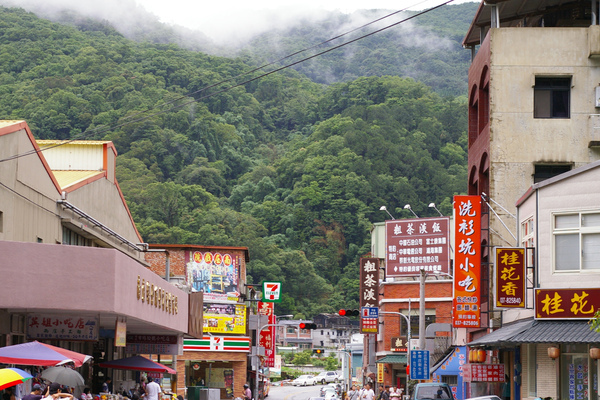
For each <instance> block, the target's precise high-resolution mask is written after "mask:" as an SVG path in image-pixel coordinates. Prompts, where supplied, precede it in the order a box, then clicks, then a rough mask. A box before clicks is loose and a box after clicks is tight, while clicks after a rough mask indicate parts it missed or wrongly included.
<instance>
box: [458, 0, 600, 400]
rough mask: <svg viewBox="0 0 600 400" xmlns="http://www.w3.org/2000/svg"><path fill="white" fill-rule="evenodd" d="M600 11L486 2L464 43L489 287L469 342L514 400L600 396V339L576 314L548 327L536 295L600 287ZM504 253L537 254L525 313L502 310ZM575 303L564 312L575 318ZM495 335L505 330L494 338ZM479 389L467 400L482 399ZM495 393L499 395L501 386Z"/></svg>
mask: <svg viewBox="0 0 600 400" xmlns="http://www.w3.org/2000/svg"><path fill="white" fill-rule="evenodd" d="M598 11H599V10H598V2H596V1H593V0H590V1H585V0H579V1H567V2H565V1H559V0H536V1H517V0H507V1H501V0H498V1H496V0H489V1H486V2H482V3H481V5H480V7H479V9H478V11H477V13H476V15H475V16H474V19H473V22H472V24H471V27H470V29H469V31H468V32H467V34H466V37H465V39H464V43H463V44H464V46H465V47H467V48H470V49H471V51H472V53H473V62H472V65H471V68H470V70H469V94H468V95H469V97H468V99H469V135H468V145H469V186H468V188H469V189H468V190H469V194H471V195H481V196H482V197H483V198H484V200H485V203H484V210H485V211H486V214H485V215H486V217H485V218H484V219H483V220H482V250H483V251H482V253H483V257H482V262H483V265H484V266H486V267H488V268H486V269H485V270H484V271H483V272H482V275H483V278H484V281H487V282H489V283H490V284H489V286H488V287H487V288H486V290H485V291H484V292H483V295H484V297H485V299H482V302H483V304H482V311H484V312H483V313H482V315H483V317H482V328H484V329H480V330H477V329H473V330H470V331H469V335H468V339H469V341H470V345H472V346H483V347H484V348H486V349H489V350H492V351H491V352H489V356H490V357H491V360H492V362H497V363H500V364H503V365H504V368H505V371H506V377H507V378H508V379H507V382H508V384H509V386H508V387H509V388H510V398H511V399H513V400H519V399H520V398H535V397H547V396H550V397H554V398H564V399H567V398H568V399H588V398H589V399H591V398H595V397H596V396H597V387H598V376H597V373H595V372H594V371H597V367H596V362H595V361H593V360H592V358H590V357H589V355H588V354H587V351H588V350H589V348H590V347H592V346H593V345H594V344H596V343H598V341H599V340H600V339H599V338H598V336H597V335H596V336H595V335H590V331H589V329H588V327H587V326H585V325H586V324H585V322H583V321H579V322H578V321H573V320H574V319H575V320H576V319H577V318H572V317H573V315H556V316H555V318H556V320H555V321H545V319H547V316H544V315H543V314H544V313H543V310H542V308H543V307H544V305H543V304H540V303H536V302H534V301H533V300H534V289H535V293H544V292H543V291H542V292H539V291H538V290H546V289H560V290H557V291H556V292H553V293H557V295H559V296H560V295H561V294H562V292H561V290H562V289H566V288H574V289H594V288H595V287H597V286H598V284H597V283H596V282H598V279H597V273H598V271H600V260H598V259H597V258H595V257H592V258H591V259H589V260H588V261H587V262H586V261H584V258H585V257H587V256H588V255H589V254H590V253H587V254H586V253H582V252H580V251H579V250H582V248H583V247H584V246H587V247H588V248H589V247H591V248H595V246H597V243H596V242H597V237H596V236H594V235H595V231H596V229H597V228H596V226H594V225H593V224H594V218H595V215H596V214H597V212H598V211H597V210H598V206H597V202H595V201H594V200H593V199H594V197H595V196H597V193H598V183H597V182H598V180H597V178H598V176H597V173H596V172H595V170H596V169H597V167H596V165H597V164H596V163H597V161H598V160H600V147H599V146H600V123H599V122H600V121H599V115H600V111H599V109H600V86H599V85H600V26H599V25H598V15H599V14H598ZM565 221H569V222H568V223H567V225H563V224H564V222H565ZM586 224H591V225H586ZM586 233H590V234H589V235H586ZM496 246H508V247H530V249H528V250H527V256H526V262H527V267H528V269H527V278H528V279H527V282H528V283H527V287H528V291H527V293H528V296H527V303H526V306H525V307H523V308H518V309H513V310H509V309H502V308H499V307H497V306H495V304H496V302H497V300H498V299H497V297H498V296H497V295H496V291H497V289H496V288H495V280H494V278H493V277H494V275H493V274H492V272H493V271H494V269H493V263H494V251H493V248H494V247H496ZM574 249H578V250H577V251H574ZM588 250H589V249H588ZM578 296H579V297H581V296H583V295H582V294H581V293H579V294H578ZM551 297H552V298H554V295H551ZM573 299H575V297H574V296H572V297H571V298H570V299H569V301H568V302H567V301H565V303H563V305H564V306H565V308H567V309H573V307H574V309H575V310H578V308H577V304H575V303H574V302H572V300H573ZM567 303H568V304H567ZM588 304H589V303H588ZM595 304H596V305H597V303H595ZM580 305H581V304H580ZM587 311H589V310H587ZM578 317H579V318H583V319H585V318H586V317H585V316H583V315H582V314H581V313H579V315H578ZM540 320H541V321H540ZM500 326H502V327H501V328H500V329H497V328H499V327H500ZM486 328H489V330H494V329H497V330H495V331H493V332H492V333H489V334H488V335H485V333H486V332H487V329H486ZM547 348H557V349H558V350H560V351H561V352H562V354H561V355H560V356H558V355H557V354H558V353H556V352H555V351H554V350H552V357H557V358H550V357H549V353H546V350H547ZM482 385H483V384H482ZM471 386H472V389H473V390H474V391H471V392H470V393H469V392H468V391H467V395H470V396H474V395H477V394H480V393H478V392H476V390H477V385H471ZM486 390H487V391H488V392H489V391H490V386H489V385H487V386H486ZM494 390H497V391H498V392H497V394H501V393H500V390H501V385H497V386H496V387H495V389H494ZM486 394H488V393H486ZM506 395H507V394H506V393H505V396H506Z"/></svg>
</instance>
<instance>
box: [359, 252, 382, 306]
mask: <svg viewBox="0 0 600 400" xmlns="http://www.w3.org/2000/svg"><path fill="white" fill-rule="evenodd" d="M378 289H379V259H378V258H361V259H360V306H361V307H379V290H378Z"/></svg>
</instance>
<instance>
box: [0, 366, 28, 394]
mask: <svg viewBox="0 0 600 400" xmlns="http://www.w3.org/2000/svg"><path fill="white" fill-rule="evenodd" d="M31 378H33V376H31V375H29V374H28V373H27V372H25V371H23V370H22V369H19V368H2V369H0V390H2V389H4V388H7V387H10V386H14V385H18V384H19V383H23V382H25V381H26V380H27V379H31Z"/></svg>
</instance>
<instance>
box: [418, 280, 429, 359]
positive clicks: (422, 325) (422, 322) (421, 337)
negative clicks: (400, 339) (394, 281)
mask: <svg viewBox="0 0 600 400" xmlns="http://www.w3.org/2000/svg"><path fill="white" fill-rule="evenodd" d="M426 277H427V273H426V272H425V270H424V269H422V270H421V279H420V282H419V349H420V350H425V278H426Z"/></svg>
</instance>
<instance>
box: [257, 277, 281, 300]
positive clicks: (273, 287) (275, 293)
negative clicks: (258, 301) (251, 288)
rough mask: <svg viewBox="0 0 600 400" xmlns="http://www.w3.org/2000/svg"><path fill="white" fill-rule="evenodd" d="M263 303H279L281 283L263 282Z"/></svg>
mask: <svg viewBox="0 0 600 400" xmlns="http://www.w3.org/2000/svg"><path fill="white" fill-rule="evenodd" d="M262 286H263V299H262V301H264V302H270V303H281V282H263V285H262Z"/></svg>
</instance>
